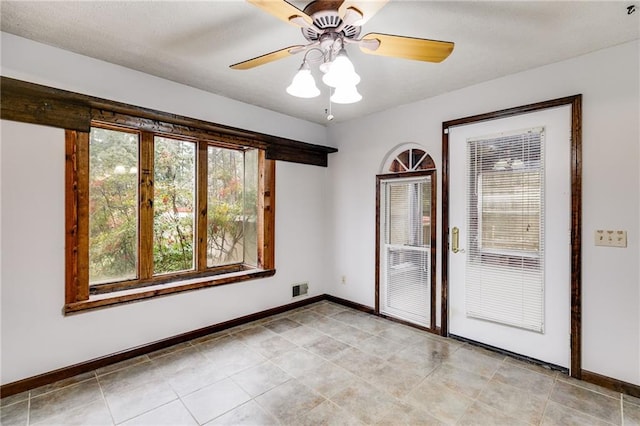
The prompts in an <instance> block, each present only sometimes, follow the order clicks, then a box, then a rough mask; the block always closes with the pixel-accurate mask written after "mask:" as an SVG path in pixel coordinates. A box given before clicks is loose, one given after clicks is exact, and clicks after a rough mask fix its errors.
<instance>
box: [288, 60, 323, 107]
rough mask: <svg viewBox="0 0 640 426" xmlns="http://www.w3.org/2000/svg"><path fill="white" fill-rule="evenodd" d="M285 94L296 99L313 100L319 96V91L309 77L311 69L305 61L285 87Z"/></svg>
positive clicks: (310, 76)
mask: <svg viewBox="0 0 640 426" xmlns="http://www.w3.org/2000/svg"><path fill="white" fill-rule="evenodd" d="M287 93H288V94H290V95H291V96H295V97H298V98H315V97H316V96H318V95H320V89H318V86H316V81H315V80H314V79H313V76H312V75H311V68H309V64H307V61H306V60H305V61H302V65H301V66H300V69H299V70H298V72H297V73H296V75H295V76H294V77H293V81H292V82H291V84H290V85H289V86H288V87H287Z"/></svg>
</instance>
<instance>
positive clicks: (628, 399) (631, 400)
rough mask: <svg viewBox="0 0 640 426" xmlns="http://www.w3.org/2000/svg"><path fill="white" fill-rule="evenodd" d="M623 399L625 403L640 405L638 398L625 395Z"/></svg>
mask: <svg viewBox="0 0 640 426" xmlns="http://www.w3.org/2000/svg"><path fill="white" fill-rule="evenodd" d="M622 398H623V399H624V401H625V402H629V403H631V404H635V405H640V398H636V397H635V396H631V395H627V394H624V395H622Z"/></svg>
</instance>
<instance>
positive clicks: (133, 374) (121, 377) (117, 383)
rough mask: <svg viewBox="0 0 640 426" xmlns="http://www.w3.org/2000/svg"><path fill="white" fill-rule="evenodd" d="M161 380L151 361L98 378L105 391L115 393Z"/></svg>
mask: <svg viewBox="0 0 640 426" xmlns="http://www.w3.org/2000/svg"><path fill="white" fill-rule="evenodd" d="M147 359H148V358H147ZM160 378H162V375H161V374H160V372H159V371H158V370H157V369H156V367H155V365H154V364H153V363H152V362H151V361H145V362H141V363H138V364H134V365H132V366H130V367H127V368H122V369H119V370H116V371H114V372H112V373H109V374H104V375H101V376H98V381H99V382H100V386H101V387H102V389H103V391H105V392H115V391H117V390H119V389H124V388H128V387H131V386H139V385H142V384H144V383H148V382H151V381H155V380H158V379H160Z"/></svg>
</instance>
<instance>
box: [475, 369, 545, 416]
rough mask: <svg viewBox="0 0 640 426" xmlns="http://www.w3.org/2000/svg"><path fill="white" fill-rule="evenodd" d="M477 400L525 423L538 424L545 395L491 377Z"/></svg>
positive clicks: (543, 406) (542, 411)
mask: <svg viewBox="0 0 640 426" xmlns="http://www.w3.org/2000/svg"><path fill="white" fill-rule="evenodd" d="M478 401H480V402H482V403H484V404H485V405H488V406H490V407H493V408H494V409H496V410H499V411H501V412H502V413H504V414H505V415H508V416H511V417H514V418H517V419H519V420H522V421H524V422H527V423H531V424H539V423H540V420H541V419H542V415H543V413H544V408H545V405H546V402H547V397H546V395H545V396H538V395H535V394H532V393H529V392H527V391H526V390H522V389H519V388H516V387H513V386H510V385H506V384H504V383H500V382H498V381H496V380H495V379H492V380H491V381H489V383H488V384H487V386H485V387H484V389H483V390H482V392H481V393H480V396H479V397H478Z"/></svg>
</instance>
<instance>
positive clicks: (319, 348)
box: [303, 336, 350, 359]
mask: <svg viewBox="0 0 640 426" xmlns="http://www.w3.org/2000/svg"><path fill="white" fill-rule="evenodd" d="M303 347H304V348H305V349H306V350H308V351H309V352H311V353H313V354H316V355H318V356H320V357H322V358H325V359H332V358H335V357H336V356H338V355H339V354H340V353H341V352H343V351H345V350H347V349H349V348H350V346H349V345H347V344H346V343H343V342H341V341H339V340H336V339H334V338H333V337H329V336H322V337H320V338H318V339H316V340H314V341H313V342H311V343H307V344H305V345H303Z"/></svg>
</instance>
